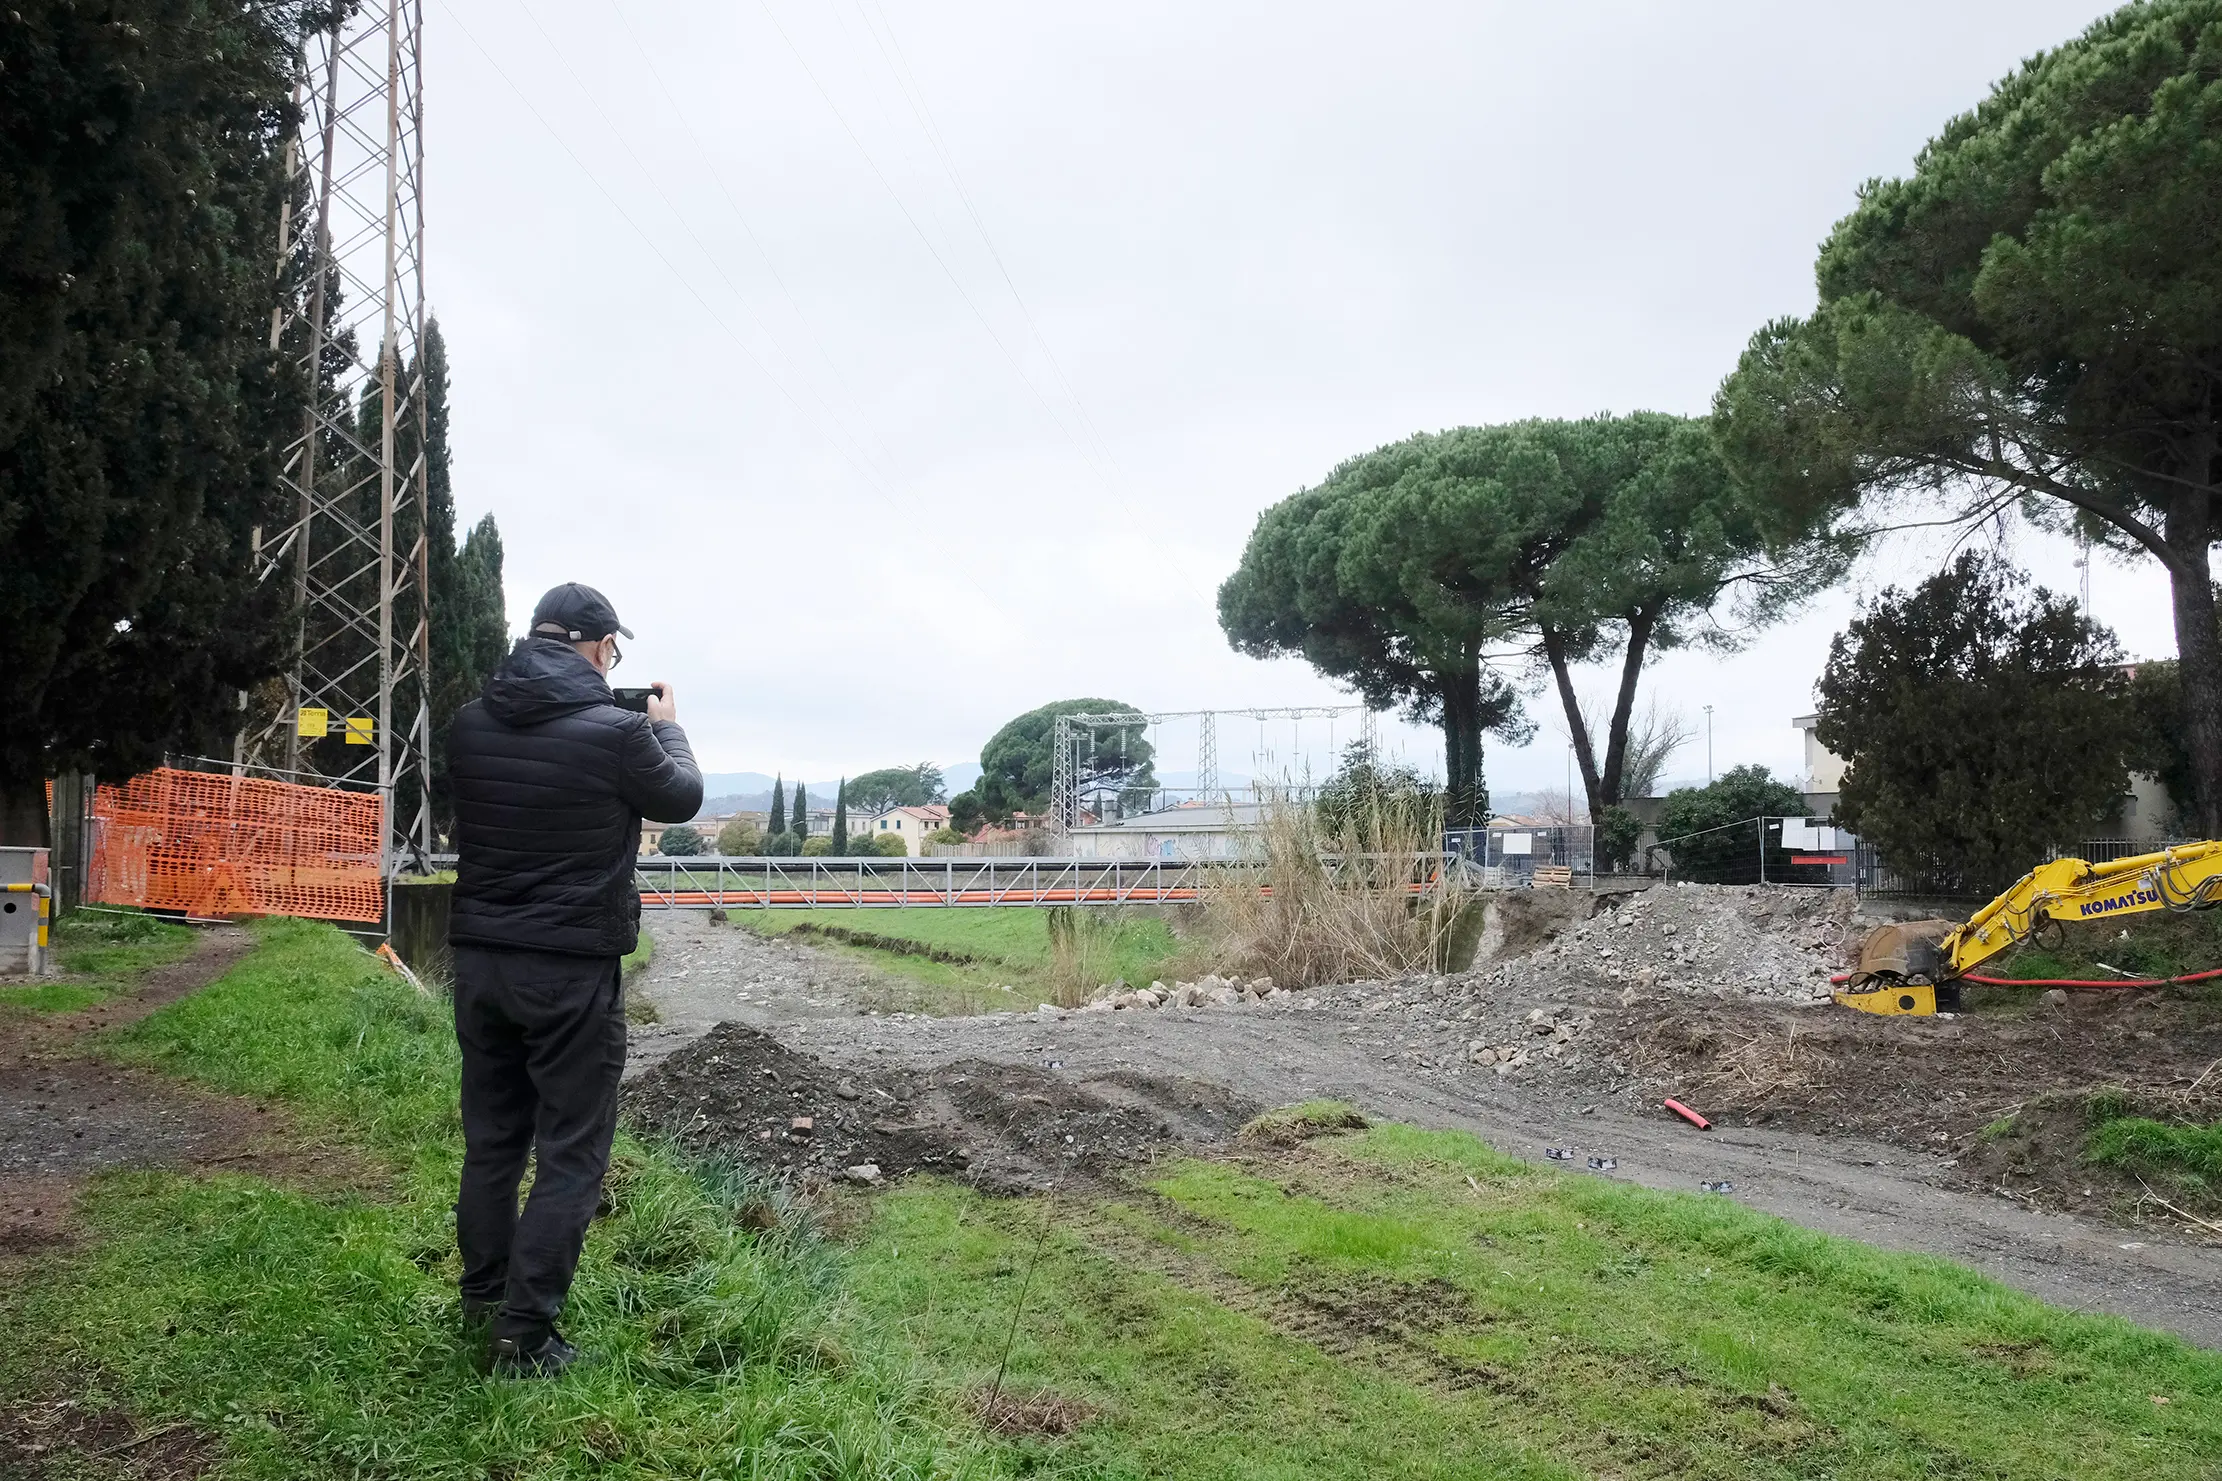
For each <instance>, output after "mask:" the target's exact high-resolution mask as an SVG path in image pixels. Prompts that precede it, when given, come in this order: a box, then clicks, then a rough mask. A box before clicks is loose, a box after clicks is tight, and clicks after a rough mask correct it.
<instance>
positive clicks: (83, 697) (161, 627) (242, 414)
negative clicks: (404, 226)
mask: <svg viewBox="0 0 2222 1481" xmlns="http://www.w3.org/2000/svg"><path fill="white" fill-rule="evenodd" d="M298 19H299V17H298V13H297V10H296V9H295V8H294V7H289V6H263V5H252V6H250V5H237V4H232V5H206V4H197V3H196V4H165V5H155V4H152V3H148V0H124V3H115V4H100V5H77V6H69V5H52V4H42V5H25V6H24V7H23V8H22V10H21V11H19V12H14V13H13V21H12V23H7V22H0V203H4V204H0V264H5V269H4V271H0V345H5V346H6V350H5V352H4V353H0V530H5V531H6V532H7V546H6V553H5V555H0V566H4V569H5V577H4V579H0V842H4V843H9V844H29V845H33V846H37V845H41V844H44V843H45V842H46V836H45V835H46V802H45V785H44V784H45V779H46V778H47V777H48V776H51V775H52V774H53V773H54V772H55V771H57V770H65V769H87V770H95V771H98V772H99V773H100V774H101V775H102V776H104V777H114V778H117V779H119V780H120V779H122V778H124V777H127V776H129V775H131V774H132V773H134V772H136V771H139V770H141V769H143V768H145V767H147V766H150V765H153V764H155V763H156V762H158V761H160V759H161V758H162V754H163V752H164V751H165V750H177V751H188V752H201V753H206V754H222V753H223V751H225V750H227V749H228V747H229V741H230V737H231V734H232V732H233V731H234V729H235V728H236V727H237V725H238V724H239V711H238V707H237V706H238V693H239V691H240V690H241V689H244V688H251V687H253V686H255V685H257V684H259V683H261V682H262V681H263V680H264V679H265V678H267V677H268V676H270V675H273V674H275V673H277V672H279V671H280V669H281V668H282V667H283V665H284V661H285V655H286V647H287V641H288V639H289V638H290V636H291V632H292V623H291V621H290V620H289V618H290V614H289V612H288V607H289V605H290V597H291V593H290V589H289V584H288V583H286V582H283V581H271V582H263V583H258V582H257V581H256V580H255V572H254V562H253V560H252V558H251V551H252V549H253V545H254V541H255V538H256V529H257V527H258V526H259V527H260V528H261V529H262V530H263V531H264V532H266V533H274V532H276V531H279V530H282V529H283V528H285V526H286V524H287V523H288V522H289V521H290V520H291V519H292V517H293V516H292V513H291V511H290V509H289V507H288V505H287V502H286V501H285V500H284V499H282V498H281V497H280V496H279V493H278V467H279V463H278V460H279V457H280V456H281V454H282V452H283V450H284V448H285V446H286V444H287V442H288V441H289V440H290V439H291V438H292V437H293V436H294V435H295V433H296V432H297V431H298V430H299V428H300V425H301V406H302V400H303V390H304V388H303V386H302V385H301V383H300V378H299V376H298V375H297V373H296V371H295V369H294V367H293V365H292V363H291V362H290V360H289V358H288V351H289V350H290V348H291V347H290V346H289V347H286V348H281V349H280V350H279V351H277V352H273V351H272V350H271V348H270V344H269V337H270V322H271V317H270V316H271V310H272V309H273V308H274V307H278V306H279V304H280V301H281V300H284V301H286V302H287V304H288V305H289V306H290V307H291V308H293V309H294V310H295V311H296V312H295V313H294V314H293V315H291V316H290V318H291V319H292V321H293V322H295V323H299V321H300V317H301V316H300V315H299V313H298V310H299V308H300V305H301V303H302V301H303V298H304V295H303V293H302V289H303V287H304V286H305V285H304V283H303V281H302V279H303V278H304V277H305V273H303V272H302V271H301V270H300V269H301V264H300V263H299V262H298V261H297V262H296V263H294V264H291V265H289V267H288V269H287V270H286V271H285V272H283V273H275V274H274V273H273V271H272V269H273V267H274V263H273V262H272V256H273V254H274V249H275V244H276V242H277V239H278V214H279V211H280V208H281V207H282V206H283V204H284V203H285V201H286V198H287V192H288V190H289V188H290V186H289V182H288V176H287V171H286V168H285V162H284V144H285V132H286V127H287V125H286V115H287V112H288V108H289V99H290V97H291V94H292V90H293V89H292V83H293V58H294V57H295V56H296V55H297V52H298V48H299V45H300V33H299V29H298V24H297V23H298Z"/></svg>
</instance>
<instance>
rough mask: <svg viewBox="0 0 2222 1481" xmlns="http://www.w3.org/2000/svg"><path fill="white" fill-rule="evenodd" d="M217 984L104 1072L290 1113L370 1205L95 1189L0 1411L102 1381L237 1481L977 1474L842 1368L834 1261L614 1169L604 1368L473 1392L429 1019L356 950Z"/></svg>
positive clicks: (449, 1162) (272, 954) (449, 1109)
mask: <svg viewBox="0 0 2222 1481" xmlns="http://www.w3.org/2000/svg"><path fill="white" fill-rule="evenodd" d="M256 930H257V932H258V934H259V935H260V937H261V942H260V945H259V947H258V949H257V950H256V952H255V953H254V954H252V955H251V956H250V957H249V958H248V959H246V960H245V961H243V962H242V963H241V964H239V965H238V966H237V967H235V968H234V969H233V970H232V971H231V972H230V973H229V974H227V975H226V976H225V977H224V978H223V979H222V980H221V981H220V982H218V983H216V984H215V985H214V986H212V987H210V988H208V989H207V990H205V991H203V992H201V993H199V994H197V995H195V996H194V997H192V998H189V999H186V1000H184V1001H182V1002H180V1003H177V1004H175V1005H173V1006H171V1007H169V1008H167V1009H165V1010H163V1011H162V1012H161V1013H159V1014H156V1015H154V1016H153V1017H151V1018H149V1019H147V1020H146V1021H145V1022H143V1023H141V1024H139V1025H136V1026H135V1027H134V1028H133V1029H131V1030H130V1031H129V1032H128V1033H126V1034H124V1035H120V1036H118V1037H117V1038H116V1039H114V1040H113V1041H111V1042H110V1046H109V1047H110V1049H111V1051H112V1052H113V1053H114V1055H115V1056H116V1057H118V1058H120V1059H123V1060H125V1061H128V1062H133V1063H138V1064H145V1065H150V1066H155V1067H159V1068H162V1069H165V1070H169V1071H171V1072H174V1073H177V1074H180V1075H184V1076H187V1077H189V1078H192V1079H195V1080H198V1081H201V1082H202V1083H205V1084H208V1085H211V1086H214V1087H217V1088H219V1089H224V1090H230V1091H235V1092H239V1093H242V1094H248V1095H253V1096H255V1097H257V1098H258V1099H272V1100H277V1101H280V1102H282V1103H284V1105H285V1106H286V1107H287V1108H288V1109H289V1111H290V1112H291V1114H292V1116H293V1117H294V1119H295V1120H296V1121H297V1122H298V1123H300V1124H301V1125H302V1127H303V1128H304V1129H305V1131H306V1133H307V1135H308V1136H309V1138H310V1139H311V1140H312V1141H315V1142H320V1143H321V1142H336V1143H338V1144H340V1145H343V1146H351V1147H353V1148H355V1149H357V1151H358V1152H359V1153H360V1154H362V1155H364V1156H366V1157H367V1158H368V1159H371V1160H372V1161H373V1162H375V1163H376V1164H377V1165H378V1166H379V1167H380V1168H382V1172H381V1173H380V1174H379V1176H377V1177H376V1178H373V1179H372V1180H371V1181H372V1182H373V1183H374V1184H377V1185H379V1186H380V1187H381V1188H382V1196H377V1197H371V1196H364V1195H359V1194H346V1195H337V1196H333V1195H326V1196H317V1195H315V1194H312V1193H308V1192H304V1191H300V1190H296V1189H290V1188H284V1187H277V1186H272V1185H271V1184H269V1183H266V1182H262V1181H259V1180H256V1179H253V1178H249V1177H244V1176H233V1175H223V1174H214V1175H209V1176H204V1177H181V1176H176V1175H171V1174H166V1173H156V1172H131V1173H121V1174H113V1175H109V1176H106V1177H103V1178H101V1179H99V1180H97V1181H96V1183H95V1184H94V1186H93V1188H92V1190H91V1192H90V1193H89V1194H88V1195H87V1197H86V1200H85V1203H84V1207H83V1214H84V1218H85V1221H86V1223H87V1225H88V1226H89V1228H90V1230H91V1232H92V1234H93V1235H94V1239H93V1241H92V1242H91V1244H90V1247H89V1250H88V1252H86V1253H83V1254H80V1255H77V1256H75V1257H69V1258H62V1259H57V1260H54V1261H52V1262H50V1263H49V1264H48V1265H46V1266H45V1267H44V1268H42V1269H41V1270H40V1271H39V1278H37V1279H35V1280H31V1281H27V1282H23V1281H19V1282H16V1283H14V1284H12V1285H11V1286H10V1287H9V1288H8V1289H6V1290H4V1291H0V1322H4V1323H5V1325H6V1327H7V1329H8V1330H9V1331H11V1332H13V1333H15V1334H16V1340H14V1341H13V1342H11V1343H10V1344H8V1346H7V1348H6V1349H5V1350H4V1351H0V1390H26V1389H36V1388H37V1387H38V1386H39V1385H40V1384H42V1383H43V1382H46V1381H47V1379H46V1375H48V1374H52V1373H55V1372H58V1371H64V1370H69V1371H88V1370H89V1371H93V1372H95V1373H97V1374H98V1375H99V1376H98V1378H97V1379H96V1380H95V1386H94V1388H93V1390H92V1391H91V1392H89V1393H88V1394H85V1395H83V1396H82V1397H83V1398H84V1399H85V1401H86V1402H90V1403H96V1404H97V1403H120V1404H122V1405H124V1406H125V1407H127V1408H128V1409H130V1410H131V1411H132V1412H133V1413H134V1414H135V1415H136V1416H137V1417H138V1419H139V1420H140V1421H141V1422H142V1423H144V1424H148V1425H154V1424H162V1423H171V1422H184V1423H188V1424H191V1425H194V1426H196V1427H197V1428H199V1429H201V1430H203V1431H205V1432H207V1433H210V1434H212V1435H215V1436H218V1437H220V1440H221V1444H222V1446H223V1450H224V1454H225V1457H226V1462H227V1468H226V1470H225V1472H224V1474H226V1475H228V1476H239V1477H257V1478H260V1477H269V1478H280V1477H284V1478H292V1477H302V1476H361V1475H379V1476H397V1477H402V1476H405V1477H411V1478H417V1477H458V1478H461V1477H472V1478H480V1477H486V1476H504V1477H526V1476H530V1477H534V1478H539V1477H570V1476H587V1475H593V1476H618V1477H635V1476H639V1477H648V1476H655V1477H665V1476H697V1475H734V1474H747V1475H751V1476H766V1477H798V1478H799V1477H834V1476H841V1477H848V1476H856V1477H863V1476H870V1477H897V1476H921V1477H923V1476H929V1475H933V1476H943V1475H948V1476H954V1475H960V1474H973V1473H977V1472H978V1471H979V1470H980V1469H981V1467H982V1466H983V1465H984V1464H985V1461H984V1460H983V1459H982V1456H983V1455H984V1454H985V1452H983V1451H982V1450H981V1448H980V1446H979V1445H978V1443H977V1442H976V1441H975V1440H974V1439H973V1438H971V1437H970V1436H969V1435H968V1434H967V1433H966V1432H965V1431H964V1430H963V1429H962V1428H961V1427H959V1428H958V1429H955V1430H951V1429H949V1428H948V1427H946V1426H945V1425H944V1424H943V1423H941V1421H940V1419H939V1411H938V1410H937V1409H936V1408H935V1406H934V1404H933V1402H932V1401H931V1396H930V1395H929V1394H928V1393H927V1392H926V1390H924V1389H923V1388H922V1387H921V1385H920V1384H919V1382H918V1381H917V1380H916V1378H915V1377H914V1376H913V1375H912V1373H911V1372H910V1370H909V1368H908V1367H907V1366H906V1365H905V1363H904V1362H903V1361H901V1359H900V1355H899V1353H898V1352H896V1351H895V1350H894V1349H892V1348H890V1347H886V1346H880V1347H874V1346H870V1345H865V1344H860V1343H857V1342H854V1341H851V1340H848V1339H847V1338H846V1336H845V1334H844V1332H843V1330H842V1329H841V1328H840V1325H839V1323H838V1320H837V1318H838V1316H839V1311H840V1302H841V1296H842V1292H843V1290H844V1287H843V1285H842V1282H841V1279H840V1269H839V1265H838V1262H837V1260H836V1258H835V1257H834V1255H833V1253H832V1252H831V1251H830V1250H829V1249H828V1248H827V1247H826V1246H825V1245H824V1244H823V1243H822V1242H820V1241H818V1240H816V1239H815V1238H813V1237H812V1236H810V1235H809V1234H807V1232H805V1231H803V1230H801V1229H799V1228H798V1227H796V1226H795V1224H794V1222H793V1221H792V1219H791V1218H790V1219H788V1220H786V1221H784V1222H783V1223H782V1224H781V1226H780V1227H778V1228H775V1229H773V1230H771V1231H769V1232H756V1231H753V1230H751V1229H750V1228H747V1227H745V1226H744V1221H743V1220H742V1219H741V1218H739V1217H738V1216H737V1215H738V1213H739V1211H740V1210H742V1209H744V1208H748V1207H751V1206H762V1205H763V1204H764V1202H765V1194H764V1193H763V1191H762V1190H760V1189H757V1188H755V1187H753V1186H752V1185H751V1184H750V1183H749V1182H748V1180H747V1179H745V1178H742V1177H739V1176H737V1175H735V1174H733V1173H731V1172H730V1171H725V1170H720V1169H716V1168H710V1169H700V1168H693V1167H689V1166H684V1165H682V1164H680V1163H678V1162H677V1161H675V1160H673V1159H671V1158H669V1157H667V1156H664V1155H662V1154H661V1153H658V1152H656V1151H653V1150H650V1149H644V1148H641V1147H638V1146H634V1145H631V1144H624V1145H622V1146H621V1150H620V1156H619V1161H618V1165H617V1167H616V1169H615V1171H614V1172H613V1177H612V1184H611V1191H612V1198H613V1202H614V1204H615V1209H614V1211H613V1212H612V1213H611V1214H610V1215H609V1216H608V1217H606V1218H604V1219H602V1220H599V1221H597V1223H596V1224H595V1226H594V1230H593V1232H592V1234H591V1235H590V1237H589V1240H588V1244H587V1251H586V1256H585V1259H584V1261H583V1262H582V1265H581V1270H580V1276H579V1280H578V1284H577V1286H576V1287H575V1288H574V1292H573V1298H572V1303H571V1307H570V1310H569V1313H568V1318H567V1323H566V1325H567V1328H568V1329H569V1330H570V1332H571V1334H572V1335H573V1336H574V1337H575V1338H576V1339H578V1340H579V1341H581V1342H582V1343H583V1344H584V1345H585V1346H587V1347H588V1348H589V1349H591V1350H593V1351H596V1352H598V1353H599V1354H600V1355H601V1360H600V1361H599V1362H597V1363H595V1364H593V1365H592V1366H591V1367H588V1368H586V1369H584V1370H582V1371H580V1372H578V1373H576V1374H574V1375H572V1376H568V1377H566V1378H565V1379H563V1380H562V1381H560V1382H556V1383H553V1384H538V1385H536V1384H505V1383H500V1382H496V1381H492V1380H489V1379H486V1378H483V1377H481V1376H480V1375H479V1374H478V1373H477V1372H476V1371H475V1366H474V1358H473V1354H472V1353H471V1352H469V1351H468V1350H467V1349H466V1348H465V1346H464V1345H463V1344H462V1343H461V1342H460V1341H459V1340H458V1338H457V1336H456V1331H455V1329H456V1326H457V1311H456V1300H455V1293H454V1282H455V1276H456V1267H455V1255H454V1232H453V1219H452V1216H451V1214H450V1212H449V1205H450V1203H451V1202H452V1200H453V1197H454V1186H453V1179H454V1175H455V1171H456V1166H457V1162H458V1159H459V1141H460V1138H459V1132H458V1126H457V1119H456V1110H455V1094H456V1079H457V1067H456V1057H455V1049H454V1039H453V1031H452V1028H451V1027H450V1025H449V1022H448V1020H447V1017H446V1011H445V1008H444V1005H442V1004H440V1003H439V1002H437V1001H435V1000H428V999H425V998H422V997H420V996H418V995H417V994H415V993H413V992H411V991H410V990H409V989H408V988H406V987H405V986H402V985H400V984H399V983H398V982H397V981H395V979H393V978H392V976H391V975H390V974H388V973H387V972H385V971H384V970H383V969H382V968H381V967H380V966H378V965H377V964H376V962H375V961H374V960H373V959H372V958H370V957H369V956H367V955H366V954H365V953H363V952H362V950H361V949H360V948H359V947H357V946H356V945H355V944H354V943H353V942H352V941H350V940H349V939H348V938H347V937H345V936H343V935H341V934H340V933H339V932H337V931H335V930H332V929H330V928H329V927H325V926H319V925H309V924H303V923H299V922H290V921H273V922H265V923H262V924H260V925H258V926H257V927H256Z"/></svg>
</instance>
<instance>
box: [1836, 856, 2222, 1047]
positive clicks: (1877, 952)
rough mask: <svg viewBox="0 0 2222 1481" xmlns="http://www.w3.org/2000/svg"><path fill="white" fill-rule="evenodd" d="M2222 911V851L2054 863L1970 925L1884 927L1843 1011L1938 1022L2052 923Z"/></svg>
mask: <svg viewBox="0 0 2222 1481" xmlns="http://www.w3.org/2000/svg"><path fill="white" fill-rule="evenodd" d="M2216 903H2222V843H2213V842H2210V843H2187V844H2185V845H2183V846H2182V847H2180V848H2172V849H2163V850H2161V851H2160V852H2158V853H2152V854H2138V855H2136V856H2135V857H2133V858H2127V859H2114V860H2111V861H2109V862H2107V863H2104V864H2088V863H2085V862H2084V861H2083V860H2081V859H2054V860H2053V861H2052V862H2051V863H2049V864H2040V865H2038V866H2037V867H2036V868H2035V869H2032V870H2030V871H2029V872H2028V873H2027V874H2025V875H2023V876H2022V877H2021V878H2020V879H2018V880H2016V881H2015V882H2014V883H2013V884H2012V885H2011V886H2010V887H2008V888H2007V890H2006V891H2005V892H2004V893H2003V894H2001V895H2000V896H1999V897H1998V898H1997V899H1995V900H1993V901H1991V902H1990V904H1988V905H1985V906H1984V907H1983V908H1982V909H1981V910H1978V911H1976V912H1975V914H1973V915H1971V916H1969V917H1968V918H1967V920H1966V921H1965V922H1953V921H1941V920H1939V921H1906V922H1901V923H1896V924H1892V925H1887V926H1877V927H1876V928H1875V929H1874V930H1873V931H1871V932H1869V933H1868V936H1867V939H1866V941H1865V942H1863V943H1862V944H1861V947H1860V956H1859V966H1858V968H1857V969H1856V970H1854V971H1853V972H1852V973H1851V974H1850V975H1849V976H1848V977H1847V978H1846V979H1845V982H1844V985H1843V987H1842V989H1841V990H1840V991H1838V992H1837V993H1836V994H1835V997H1836V1001H1837V1002H1839V1003H1842V1004H1843V1005H1845V1006H1846V1007H1849V1008H1858V1009H1862V1010H1863V1011H1865V1012H1869V1013H1916V1014H1921V1013H1934V1012H1936V1011H1937V1009H1938V1007H1939V1006H1944V1007H1951V1006H1954V1005H1956V1004H1957V1003H1958V1001H1959V984H1960V980H1961V979H1962V978H1964V977H1965V976H1967V975H1968V974H1969V973H1970V972H1973V971H1974V970H1975V969H1976V968H1977V967H1979V966H1981V965H1982V964H1983V963H1984V962H1986V961H1989V960H1990V959H1991V958H1992V957H1994V956H1997V955H1998V954H1999V953H2000V952H2002V951H2004V950H2006V949H2007V948H2008V947H2011V946H2015V945H2018V944H2020V943H2021V942H2023V941H2027V940H2029V939H2030V938H2031V937H2032V936H2034V935H2035V934H2036V933H2037V931H2038V930H2039V929H2040V928H2042V927H2043V926H2044V924H2045V923H2046V922H2047V921H2055V920H2057V921H2088V920H2099V919H2110V918H2112V917H2114V916H2117V915H2136V914H2141V913H2143V912H2146V911H2152V910H2197V909H2199V908H2201V907H2203V906H2207V905H2212V904H2216Z"/></svg>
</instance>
